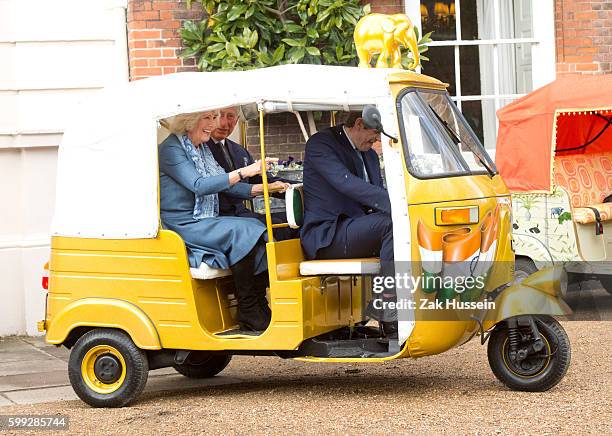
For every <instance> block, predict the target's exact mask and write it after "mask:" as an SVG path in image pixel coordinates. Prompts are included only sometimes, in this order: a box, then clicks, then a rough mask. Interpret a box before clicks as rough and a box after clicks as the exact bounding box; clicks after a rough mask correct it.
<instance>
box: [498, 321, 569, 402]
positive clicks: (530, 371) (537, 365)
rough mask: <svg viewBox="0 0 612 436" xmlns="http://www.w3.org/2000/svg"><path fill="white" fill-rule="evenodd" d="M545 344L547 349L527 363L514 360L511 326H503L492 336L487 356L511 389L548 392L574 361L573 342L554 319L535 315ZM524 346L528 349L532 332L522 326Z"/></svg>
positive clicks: (526, 359)
mask: <svg viewBox="0 0 612 436" xmlns="http://www.w3.org/2000/svg"><path fill="white" fill-rule="evenodd" d="M534 320H535V322H536V326H537V328H538V331H539V333H540V335H541V337H542V339H543V342H544V345H545V346H544V349H543V350H541V351H540V352H534V353H532V354H529V355H528V356H527V357H526V358H525V359H523V360H520V361H519V360H514V359H512V358H511V353H510V340H509V333H510V331H509V329H508V327H507V323H505V322H504V323H500V324H498V325H497V327H496V328H495V330H493V332H492V333H491V337H490V338H489V345H488V349H487V355H488V358H489V365H490V366H491V370H492V371H493V374H495V377H497V379H498V380H499V381H501V382H502V383H504V384H505V385H506V386H508V387H509V388H510V389H513V390H517V391H528V392H544V391H547V390H549V389H551V388H552V387H554V386H555V385H556V384H557V383H559V382H560V381H561V379H562V378H563V377H564V376H565V373H566V372H567V369H568V367H569V364H570V360H571V350H570V341H569V338H568V336H567V333H565V330H564V329H563V327H562V326H561V324H559V323H558V322H557V320H556V319H554V318H553V317H551V316H548V315H537V316H534ZM518 330H519V332H518V333H519V335H518V336H517V337H518V338H519V341H520V347H522V348H525V347H528V346H529V344H530V342H533V341H532V340H530V339H529V337H530V334H531V329H530V328H529V327H527V328H525V327H519V328H518Z"/></svg>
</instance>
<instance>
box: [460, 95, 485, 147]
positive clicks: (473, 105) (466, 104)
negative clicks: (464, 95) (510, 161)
mask: <svg viewBox="0 0 612 436" xmlns="http://www.w3.org/2000/svg"><path fill="white" fill-rule="evenodd" d="M461 112H463V116H464V117H465V119H466V120H467V122H468V124H469V125H470V127H471V128H472V130H474V133H476V136H478V139H480V142H482V143H483V144H484V130H483V124H482V102H480V101H463V102H461ZM485 148H486V144H485Z"/></svg>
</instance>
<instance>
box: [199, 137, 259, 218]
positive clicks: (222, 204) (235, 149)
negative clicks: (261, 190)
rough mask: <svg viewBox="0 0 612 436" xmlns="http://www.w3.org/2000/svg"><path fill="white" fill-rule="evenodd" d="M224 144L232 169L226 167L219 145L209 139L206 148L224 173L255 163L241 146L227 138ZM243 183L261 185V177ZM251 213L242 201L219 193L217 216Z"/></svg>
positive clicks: (250, 178)
mask: <svg viewBox="0 0 612 436" xmlns="http://www.w3.org/2000/svg"><path fill="white" fill-rule="evenodd" d="M225 144H226V145H227V149H228V151H229V154H230V157H231V158H232V163H233V164H234V168H233V169H232V168H231V167H230V166H229V165H228V163H227V160H226V159H225V155H224V154H223V150H221V146H220V145H219V144H215V141H213V140H212V138H211V139H209V141H208V143H207V145H208V148H210V151H211V152H212V154H213V156H214V157H215V160H216V161H217V162H218V163H219V165H221V166H222V167H223V169H224V170H225V172H226V173H229V172H231V171H233V170H234V169H238V168H242V167H246V166H247V165H251V164H252V163H253V162H255V160H254V159H253V156H251V153H249V152H248V151H247V149H246V148H244V147H243V146H242V145H240V144H237V143H235V142H234V141H232V140H230V139H229V138H226V139H225ZM244 182H246V183H250V184H252V185H253V184H257V183H263V182H262V180H261V176H255V177H249V178H247V179H246V180H244ZM251 213H252V212H250V211H249V210H248V209H247V208H246V206H245V205H244V202H243V200H241V199H239V198H236V197H231V196H229V195H225V194H223V193H219V215H225V216H241V215H250V214H251Z"/></svg>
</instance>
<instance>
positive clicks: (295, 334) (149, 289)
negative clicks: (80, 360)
mask: <svg viewBox="0 0 612 436" xmlns="http://www.w3.org/2000/svg"><path fill="white" fill-rule="evenodd" d="M267 250H268V260H269V263H270V265H275V266H276V267H275V268H273V267H271V268H270V274H271V286H270V302H271V307H272V312H273V316H272V322H271V325H270V328H269V329H268V330H267V331H266V332H265V333H264V334H262V335H261V336H249V337H247V338H244V339H243V340H236V339H232V338H228V337H222V336H216V335H215V333H219V332H222V331H224V330H227V329H230V328H231V327H233V326H235V325H236V322H235V306H236V304H235V301H234V300H233V299H231V298H230V296H231V295H232V294H233V280H232V278H231V276H230V277H224V278H220V279H212V280H194V279H192V278H191V276H190V273H189V264H188V260H187V253H186V249H185V245H184V243H183V241H182V239H181V238H180V237H179V236H178V235H177V234H176V233H174V232H171V231H167V230H162V231H160V233H159V235H158V237H157V238H155V239H142V240H102V239H82V238H64V237H54V238H53V240H52V251H51V262H50V282H49V297H48V305H47V314H46V327H47V341H48V342H49V343H53V344H61V343H62V342H63V341H64V340H65V339H66V337H67V336H68V334H69V333H70V331H72V330H73V329H74V328H76V327H82V326H83V327H85V326H89V327H110V328H118V329H122V330H124V331H126V332H127V333H128V334H129V335H130V336H131V337H132V339H133V340H134V342H135V343H136V344H137V345H138V346H139V347H140V348H143V349H159V348H175V349H193V350H293V349H295V348H297V347H298V346H299V345H300V343H301V342H302V341H303V340H304V339H306V338H309V337H312V336H316V335H319V334H322V333H325V332H328V331H331V330H335V329H337V328H339V327H342V326H345V325H349V324H350V323H352V322H354V321H355V320H357V321H360V320H361V319H362V315H361V306H362V294H361V283H360V282H359V283H356V284H353V283H352V281H351V280H350V279H349V278H342V279H340V280H334V281H333V282H329V283H326V284H324V286H323V287H321V286H322V284H321V283H322V280H321V278H320V277H300V276H299V263H300V261H302V260H303V258H302V254H301V248H300V246H299V240H297V239H295V240H292V241H283V242H278V243H270V244H268V247H267Z"/></svg>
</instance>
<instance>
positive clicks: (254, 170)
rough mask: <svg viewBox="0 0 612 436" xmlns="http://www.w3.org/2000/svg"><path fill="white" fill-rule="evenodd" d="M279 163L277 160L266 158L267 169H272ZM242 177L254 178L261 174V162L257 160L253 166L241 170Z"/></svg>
mask: <svg viewBox="0 0 612 436" xmlns="http://www.w3.org/2000/svg"><path fill="white" fill-rule="evenodd" d="M276 162H278V159H277V158H273V157H267V158H266V169H270V167H271V165H272V164H274V163H276ZM240 173H241V174H242V177H253V176H257V175H258V174H261V160H256V161H255V162H253V163H252V164H251V165H247V166H246V167H243V168H241V169H240Z"/></svg>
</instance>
